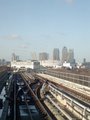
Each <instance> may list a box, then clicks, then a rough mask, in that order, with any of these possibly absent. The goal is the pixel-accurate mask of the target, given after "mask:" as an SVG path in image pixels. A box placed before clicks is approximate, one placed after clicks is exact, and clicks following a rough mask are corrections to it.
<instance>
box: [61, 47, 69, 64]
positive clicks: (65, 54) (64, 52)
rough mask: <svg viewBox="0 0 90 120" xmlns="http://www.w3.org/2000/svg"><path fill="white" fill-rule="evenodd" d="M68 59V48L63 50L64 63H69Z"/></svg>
mask: <svg viewBox="0 0 90 120" xmlns="http://www.w3.org/2000/svg"><path fill="white" fill-rule="evenodd" d="M67 58H68V50H67V47H65V46H64V47H63V49H62V63H64V62H65V61H66V62H67Z"/></svg>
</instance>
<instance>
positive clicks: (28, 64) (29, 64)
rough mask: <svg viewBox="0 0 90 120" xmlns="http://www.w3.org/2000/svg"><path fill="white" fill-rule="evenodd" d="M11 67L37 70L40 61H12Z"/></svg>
mask: <svg viewBox="0 0 90 120" xmlns="http://www.w3.org/2000/svg"><path fill="white" fill-rule="evenodd" d="M11 67H12V68H13V69H18V70H19V69H33V70H39V69H40V62H38V61H12V62H11Z"/></svg>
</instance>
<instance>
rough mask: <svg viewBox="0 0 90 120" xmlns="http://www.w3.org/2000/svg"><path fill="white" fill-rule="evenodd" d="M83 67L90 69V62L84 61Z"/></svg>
mask: <svg viewBox="0 0 90 120" xmlns="http://www.w3.org/2000/svg"><path fill="white" fill-rule="evenodd" d="M81 68H85V69H90V62H85V63H82V66H81Z"/></svg>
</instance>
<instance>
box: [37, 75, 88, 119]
mask: <svg viewBox="0 0 90 120" xmlns="http://www.w3.org/2000/svg"><path fill="white" fill-rule="evenodd" d="M36 78H38V79H41V80H42V81H48V85H49V86H52V87H53V88H54V89H53V92H54V91H55V94H56V97H57V95H59V94H60V96H62V94H63V99H69V100H70V101H74V102H75V101H76V102H75V103H74V105H75V104H77V106H79V108H80V109H82V107H83V109H86V108H87V114H90V96H88V95H84V94H83V93H82V94H81V93H79V91H75V90H72V89H71V88H68V87H66V86H64V85H62V84H58V83H55V82H52V81H49V79H45V78H43V77H41V76H37V75H36ZM50 92H51V91H50ZM54 97H55V96H54ZM48 98H49V96H48ZM49 100H50V99H49ZM52 104H53V103H52ZM82 111H83V110H82ZM69 112H70V111H69ZM77 112H78V111H77ZM80 114H81V113H80ZM81 116H83V115H81ZM76 119H77V118H76ZM85 119H86V118H85ZM88 120H89V118H88Z"/></svg>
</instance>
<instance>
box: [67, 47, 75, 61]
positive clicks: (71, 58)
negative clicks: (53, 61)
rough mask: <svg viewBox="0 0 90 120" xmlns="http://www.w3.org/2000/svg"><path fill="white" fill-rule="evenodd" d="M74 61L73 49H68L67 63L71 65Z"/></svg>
mask: <svg viewBox="0 0 90 120" xmlns="http://www.w3.org/2000/svg"><path fill="white" fill-rule="evenodd" d="M74 61H75V60H74V50H73V49H69V51H68V62H69V63H73V62H74Z"/></svg>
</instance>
